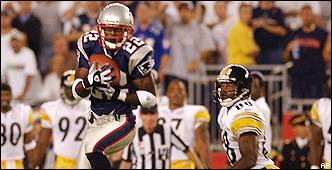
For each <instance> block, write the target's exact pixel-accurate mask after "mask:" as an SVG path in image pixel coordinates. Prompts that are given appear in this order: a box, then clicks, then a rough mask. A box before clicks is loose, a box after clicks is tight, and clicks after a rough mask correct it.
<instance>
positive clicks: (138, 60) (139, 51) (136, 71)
mask: <svg viewBox="0 0 332 170" xmlns="http://www.w3.org/2000/svg"><path fill="white" fill-rule="evenodd" d="M98 41H100V40H99V35H98V32H97V31H95V30H92V31H89V32H86V33H85V34H83V35H82V36H81V37H80V38H79V39H78V41H77V55H78V67H83V68H86V69H89V63H88V61H89V57H90V56H92V55H94V54H103V55H106V56H108V57H111V58H112V59H113V60H114V61H115V62H116V63H117V64H118V65H119V68H120V75H121V80H120V83H119V85H120V88H121V90H122V91H125V92H134V91H136V90H138V89H137V88H136V87H135V86H134V85H133V83H132V81H133V80H137V79H141V78H143V77H145V76H146V75H148V74H149V72H150V71H151V69H152V67H153V65H154V64H153V63H154V61H153V50H152V48H151V47H150V46H149V45H147V44H146V43H144V42H143V41H141V40H140V39H138V38H137V37H132V38H130V40H128V41H127V42H126V44H125V45H124V46H123V47H122V48H121V49H119V50H118V51H117V52H116V53H114V54H113V53H112V52H111V51H110V50H107V49H106V48H103V47H102V46H101V45H100V43H99V42H98ZM90 101H91V110H92V111H93V112H95V113H96V114H97V115H104V114H106V115H107V114H110V113H112V112H113V111H114V112H113V113H115V114H132V109H135V108H136V107H137V106H136V105H130V104H128V103H125V102H123V101H120V100H110V99H109V98H107V96H106V95H105V94H104V93H103V92H101V91H99V90H98V89H96V88H92V90H91V95H90Z"/></svg>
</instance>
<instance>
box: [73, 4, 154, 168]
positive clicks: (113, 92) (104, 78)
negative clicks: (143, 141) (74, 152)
mask: <svg viewBox="0 0 332 170" xmlns="http://www.w3.org/2000/svg"><path fill="white" fill-rule="evenodd" d="M133 24H134V19H133V15H132V13H131V12H130V10H129V8H128V7H126V6H124V5H122V4H119V3H111V4H109V5H107V6H106V7H104V8H103V9H102V11H101V12H100V14H99V17H98V19H97V29H96V30H92V31H89V32H86V33H85V34H83V35H82V36H81V37H80V39H78V41H77V47H78V48H77V54H78V68H77V69H76V75H75V78H76V79H75V82H74V85H73V89H72V91H73V94H74V97H75V98H84V97H87V96H89V95H90V94H91V95H90V101H91V112H90V118H89V122H90V123H91V125H92V126H91V127H89V128H88V129H87V133H86V136H85V137H84V139H83V143H82V146H81V149H80V154H79V158H78V168H90V167H92V168H111V167H112V166H111V164H110V163H109V161H108V159H107V157H106V156H105V155H110V154H112V153H115V152H117V151H119V150H121V149H123V148H124V147H125V146H127V145H128V144H129V143H131V142H132V140H133V138H134V135H135V117H134V116H133V114H132V110H133V109H135V108H136V107H137V105H142V106H143V107H148V108H149V107H153V106H154V105H156V103H157V99H156V97H155V84H154V81H153V78H152V76H151V73H150V72H151V69H152V67H153V66H154V60H153V50H152V48H151V47H150V46H149V45H147V44H146V43H144V42H143V41H141V40H140V39H138V38H136V37H133V36H132V33H133V31H134V26H133ZM95 54H99V55H105V56H107V57H110V58H111V59H113V60H114V61H115V62H116V63H117V64H118V66H119V69H120V75H121V78H120V82H119V85H118V86H115V85H111V83H112V82H113V79H112V77H113V76H114V68H111V66H109V65H104V66H103V67H101V68H96V63H90V64H92V66H90V65H89V60H90V57H91V56H92V55H95ZM109 75H111V76H109Z"/></svg>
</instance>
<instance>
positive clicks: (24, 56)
mask: <svg viewBox="0 0 332 170" xmlns="http://www.w3.org/2000/svg"><path fill="white" fill-rule="evenodd" d="M25 39H26V37H25V35H24V34H23V33H17V34H14V35H13V36H12V38H11V41H10V43H11V48H12V49H13V50H8V53H7V54H6V55H7V56H6V60H5V61H4V64H3V66H4V68H3V70H4V72H5V73H4V74H6V78H7V82H8V84H9V85H10V86H11V87H12V92H13V97H14V98H15V99H16V100H19V101H23V100H24V99H25V98H26V96H28V95H29V92H30V89H31V84H32V79H33V77H34V76H37V75H38V70H37V66H36V57H35V54H34V52H33V51H32V50H31V49H30V48H28V47H26V46H25Z"/></svg>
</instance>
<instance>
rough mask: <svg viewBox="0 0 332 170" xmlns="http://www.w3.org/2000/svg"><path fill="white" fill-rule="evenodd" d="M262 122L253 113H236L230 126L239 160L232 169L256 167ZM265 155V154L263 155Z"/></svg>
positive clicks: (262, 129) (262, 130)
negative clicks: (237, 147) (236, 143)
mask: <svg viewBox="0 0 332 170" xmlns="http://www.w3.org/2000/svg"><path fill="white" fill-rule="evenodd" d="M263 122H264V121H263V120H262V119H261V117H260V116H259V115H258V114H257V113H254V112H243V113H238V114H237V115H236V116H235V117H234V118H233V121H232V123H231V125H230V130H231V131H232V133H233V134H234V135H235V136H236V137H237V141H238V143H239V149H240V153H241V158H240V159H239V160H238V161H237V162H235V163H234V165H233V167H232V168H234V169H250V168H252V167H254V166H255V165H256V161H257V156H258V148H259V147H258V135H261V134H262V133H263V132H264V123H263ZM264 154H265V153H264Z"/></svg>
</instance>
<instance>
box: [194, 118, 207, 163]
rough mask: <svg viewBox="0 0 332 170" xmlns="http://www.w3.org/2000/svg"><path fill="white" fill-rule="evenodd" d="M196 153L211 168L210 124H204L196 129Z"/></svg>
mask: <svg viewBox="0 0 332 170" xmlns="http://www.w3.org/2000/svg"><path fill="white" fill-rule="evenodd" d="M195 136H196V138H195V143H196V145H195V151H196V152H197V153H198V155H199V158H200V160H202V161H203V162H204V163H205V164H206V165H207V166H210V149H209V148H210V135H209V130H208V124H207V123H202V124H201V125H200V126H199V127H198V128H197V129H195Z"/></svg>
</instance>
